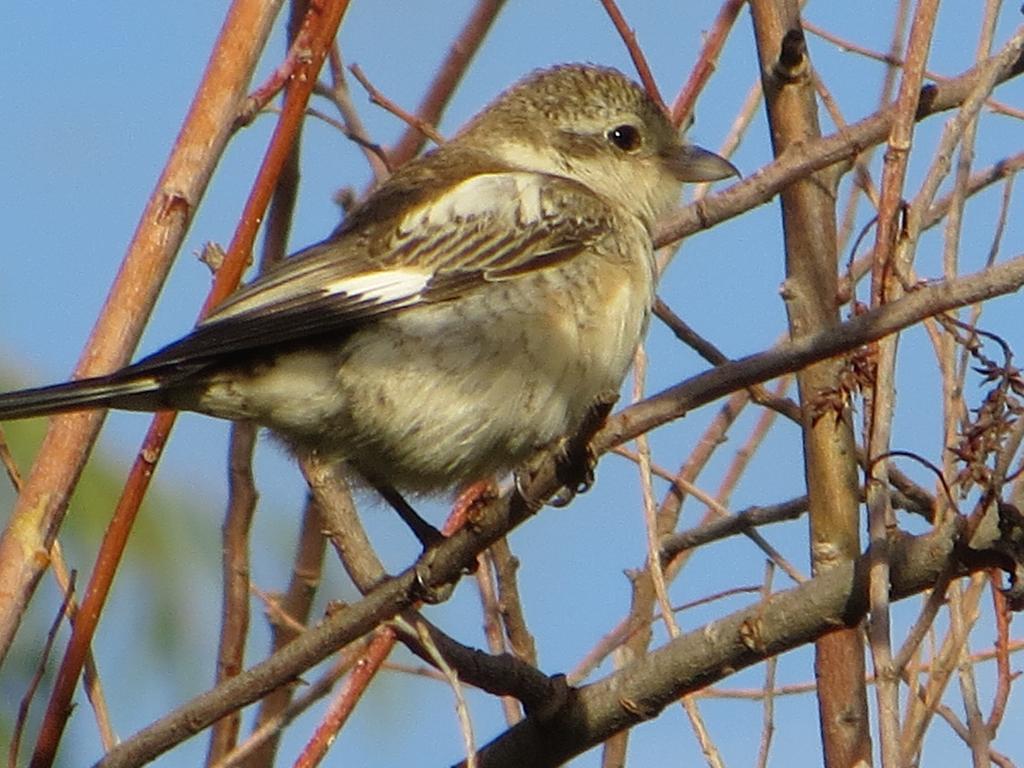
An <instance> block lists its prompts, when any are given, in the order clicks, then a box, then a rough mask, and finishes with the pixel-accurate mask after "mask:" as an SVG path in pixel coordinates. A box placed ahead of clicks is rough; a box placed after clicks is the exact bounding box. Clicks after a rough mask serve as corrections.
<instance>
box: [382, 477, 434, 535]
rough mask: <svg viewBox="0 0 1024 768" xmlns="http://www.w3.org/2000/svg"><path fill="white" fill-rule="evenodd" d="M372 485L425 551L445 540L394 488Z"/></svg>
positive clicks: (384, 484) (385, 485) (383, 484)
mask: <svg viewBox="0 0 1024 768" xmlns="http://www.w3.org/2000/svg"><path fill="white" fill-rule="evenodd" d="M371 485H373V487H374V488H375V489H376V491H377V493H379V494H380V495H381V498H383V499H384V501H386V502H387V503H388V504H390V505H391V507H392V509H394V510H395V512H397V513H398V516H399V517H400V518H402V522H404V523H405V524H406V525H407V526H409V530H411V531H412V532H413V535H414V536H415V537H416V538H417V539H419V541H420V544H422V545H423V549H430V548H431V547H432V546H433V545H435V544H437V543H439V542H441V541H443V540H444V536H443V535H442V534H441V532H440V531H439V530H437V528H435V527H434V526H432V525H431V524H430V523H428V522H427V521H426V520H424V519H423V518H422V517H420V514H419V513H418V512H417V511H416V510H415V509H413V508H412V505H410V504H409V502H407V501H406V500H405V499H404V498H403V497H402V494H400V493H399V492H398V491H396V490H395V489H394V487H392V486H390V485H387V484H386V483H371Z"/></svg>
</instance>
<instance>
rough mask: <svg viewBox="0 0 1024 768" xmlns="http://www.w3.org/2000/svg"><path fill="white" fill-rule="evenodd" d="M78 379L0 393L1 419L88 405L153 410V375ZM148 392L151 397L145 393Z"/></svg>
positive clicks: (156, 385) (155, 383) (155, 385)
mask: <svg viewBox="0 0 1024 768" xmlns="http://www.w3.org/2000/svg"><path fill="white" fill-rule="evenodd" d="M125 373H127V371H123V372H120V373H115V374H112V375H110V376H97V377H95V378H91V379H78V380H76V381H68V382H65V383H63V384H53V385H51V386H48V387H37V388H35V389H22V390H19V391H17V392H7V393H4V394H0V421H4V420H6V419H25V418H28V417H30V416H47V415H50V414H54V413H66V412H67V411H85V410H89V409H91V408H111V407H113V408H125V409H128V410H154V409H156V408H158V407H159V405H158V404H157V403H156V402H155V401H156V399H157V396H158V392H159V389H160V383H159V381H158V380H157V378H156V377H155V376H152V375H130V374H129V375H125ZM146 395H151V397H146Z"/></svg>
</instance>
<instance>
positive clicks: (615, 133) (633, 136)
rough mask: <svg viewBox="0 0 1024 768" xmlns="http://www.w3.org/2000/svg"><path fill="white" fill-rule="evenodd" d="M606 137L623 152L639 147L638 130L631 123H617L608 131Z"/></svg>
mask: <svg viewBox="0 0 1024 768" xmlns="http://www.w3.org/2000/svg"><path fill="white" fill-rule="evenodd" d="M608 139H609V141H611V143H612V144H614V145H615V146H616V147H618V148H619V149H621V150H623V151H625V152H632V151H633V150H634V149H637V148H639V146H640V142H641V138H640V131H639V130H637V128H636V126H633V125H619V126H616V127H615V128H612V129H611V130H610V131H608Z"/></svg>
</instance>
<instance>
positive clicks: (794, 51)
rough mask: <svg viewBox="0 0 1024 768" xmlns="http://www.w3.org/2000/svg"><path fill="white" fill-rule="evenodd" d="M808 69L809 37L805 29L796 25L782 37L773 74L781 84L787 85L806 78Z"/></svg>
mask: <svg viewBox="0 0 1024 768" xmlns="http://www.w3.org/2000/svg"><path fill="white" fill-rule="evenodd" d="M808 70H809V65H808V58H807V39H806V38H805V37H804V31H803V29H801V28H800V27H795V28H793V29H791V30H789V31H788V32H786V34H785V35H784V36H783V37H782V45H781V47H780V48H779V58H778V59H777V60H776V62H775V66H774V67H773V69H772V74H773V75H774V76H775V79H776V80H777V81H778V82H779V83H780V84H782V85H787V84H790V83H795V82H799V81H801V80H803V79H805V78H806V77H807V73H808Z"/></svg>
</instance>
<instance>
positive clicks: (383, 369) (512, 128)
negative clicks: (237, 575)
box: [0, 65, 736, 492]
mask: <svg viewBox="0 0 1024 768" xmlns="http://www.w3.org/2000/svg"><path fill="white" fill-rule="evenodd" d="M734 173H736V171H735V169H734V168H733V166H732V165H730V164H729V163H728V162H727V161H726V160H724V159H722V158H721V157H719V156H717V155H715V154H713V153H711V152H708V151H706V150H703V149H700V148H698V147H695V146H691V145H687V144H685V143H683V141H682V140H681V139H680V137H679V135H678V132H677V131H676V130H675V129H674V128H673V126H672V124H671V123H670V121H669V119H668V118H667V117H666V115H665V114H664V112H663V110H662V109H661V108H660V107H659V106H658V105H657V104H656V103H655V102H654V101H653V100H652V99H651V98H650V97H649V96H648V95H647V94H646V93H645V91H644V90H643V89H642V88H640V87H639V86H638V85H636V84H635V83H633V82H631V81H630V80H629V79H627V78H626V77H625V76H624V75H622V74H621V73H619V72H617V71H615V70H613V69H607V68H602V67H596V66H588V65H564V66H557V67H553V68H551V69H546V70H542V71H538V72H535V73H534V74H532V75H530V76H528V77H527V78H525V79H524V80H522V81H521V82H519V83H518V84H516V85H514V86H513V87H512V88H510V89H509V90H508V91H506V92H505V93H504V94H502V95H501V96H499V97H498V98H497V100H496V101H494V102H493V103H492V104H491V105H490V106H489V107H487V108H486V109H485V110H484V111H483V112H481V113H480V114H479V115H477V116H476V117H475V118H473V119H472V120H471V121H470V122H469V124H468V125H466V126H465V127H464V128H463V129H462V130H461V131H460V132H459V133H458V134H457V135H456V136H455V138H453V139H452V140H451V141H449V142H447V143H446V144H444V145H442V146H440V147H438V148H437V149H435V150H434V151H432V152H430V153H428V154H426V155H424V156H423V157H421V158H419V159H417V160H414V161H412V162H409V163H408V164H406V165H405V166H403V167H402V168H400V169H399V170H397V171H396V172H395V173H394V174H393V175H392V176H391V177H390V178H389V179H388V180H387V181H385V182H384V183H383V184H382V185H381V186H380V187H379V188H378V189H377V190H376V191H375V192H373V193H372V194H371V195H370V196H369V197H368V198H367V199H366V200H365V202H363V203H362V204H361V205H360V206H359V207H358V208H356V209H355V210H354V211H353V212H352V213H351V214H350V215H349V216H348V217H347V218H346V219H345V220H344V222H343V223H342V224H341V225H340V226H339V227H338V228H337V229H336V230H335V231H334V232H333V233H332V234H331V235H330V237H328V238H327V239H326V240H324V241H323V242H321V243H319V244H317V245H314V246H311V247H309V248H306V249H304V250H302V251H300V252H299V253H297V254H295V255H294V256H292V257H291V258H289V259H286V260H285V261H284V262H283V263H282V264H281V265H279V266H277V267H276V268H274V269H272V270H271V271H269V272H268V273H266V274H264V275H263V276H261V277H259V278H258V279H256V280H255V281H254V282H252V283H250V284H249V285H247V286H245V287H244V288H242V289H240V290H239V291H238V292H236V293H235V294H234V295H233V296H231V297H230V298H229V299H228V300H227V301H226V302H225V303H224V304H222V305H221V306H220V307H219V308H217V309H216V310H215V311H214V312H213V314H211V315H210V316H209V317H208V318H207V319H206V320H204V321H203V322H202V323H200V324H199V325H198V326H197V327H196V328H195V330H193V331H192V332H191V333H189V334H188V335H186V336H185V337H184V338H182V339H180V340H179V341H176V342H174V343H172V344H170V345H169V346H167V347H165V348H163V349H161V350H160V351H158V352H156V353H155V354H153V355H150V356H149V357H146V358H144V359H142V360H140V361H139V362H137V363H134V364H133V365H130V366H128V367H126V368H123V369H121V370H119V371H116V372H114V373H111V374H109V375H106V376H99V377H96V378H90V379H83V380H77V381H70V382H67V383H64V384H57V385H54V386H49V387H42V388H39V389H29V390H24V391H20V392H12V393H9V394H3V395H0V419H11V418H22V417H27V416H38V415H41V414H50V413H59V412H63V411H74V410H82V409H87V408H107V407H111V408H122V409H127V410H138V411H154V410H170V409H177V410H191V411H199V412H201V413H206V414H210V415H213V416H217V417H220V418H224V419H234V420H247V421H252V422H255V423H257V424H260V425H263V426H266V427H269V428H270V429H271V430H273V432H275V433H276V434H277V435H278V436H279V437H280V438H282V439H283V440H284V441H285V442H286V443H287V444H289V445H290V446H291V447H292V448H293V449H294V450H297V451H304V450H316V451H318V452H320V453H322V454H326V455H329V456H336V457H338V458H339V459H344V460H345V461H346V462H347V463H348V464H349V465H350V466H351V467H352V468H353V469H354V470H356V471H357V472H358V473H359V474H360V475H362V476H363V477H364V478H365V479H366V480H367V481H368V482H369V483H371V484H372V485H374V486H376V487H391V488H397V489H399V490H408V491H413V492H434V491H438V490H443V489H450V488H456V487H459V486H462V485H465V484H467V483H470V482H474V481H478V480H481V479H483V478H485V477H488V476H493V475H494V474H496V473H499V472H504V471H507V470H509V469H511V468H513V467H514V466H515V465H517V464H518V463H519V462H521V461H523V460H524V459H526V458H527V457H528V456H529V455H530V454H531V453H533V452H534V451H536V450H537V449H538V448H541V447H544V446H547V445H549V444H551V443H553V442H554V441H556V440H559V439H560V438H562V437H563V436H566V435H568V434H570V433H572V432H573V431H574V430H576V429H577V428H578V427H579V426H580V424H581V423H582V421H583V419H584V417H585V416H586V414H587V412H588V409H590V408H591V407H592V406H593V405H594V404H595V403H596V402H598V401H599V400H601V398H607V397H608V396H609V395H613V394H614V393H616V392H617V391H618V389H619V387H620V385H621V383H622V380H623V378H624V377H625V375H626V372H627V370H628V368H629V365H630V362H631V360H632V356H633V353H634V350H635V348H636V346H637V344H638V343H639V341H640V339H641V336H642V335H643V333H644V331H645V328H646V325H647V321H648V316H649V313H650V310H651V305H652V302H653V299H654V285H655V270H654V262H653V258H652V244H651V230H652V227H653V225H654V221H655V219H656V218H657V217H658V215H659V214H662V213H665V212H666V211H668V210H669V209H671V208H672V206H673V205H675V204H676V203H677V201H678V196H679V192H680V185H681V182H684V181H711V180H717V179H722V178H726V177H728V176H731V175H733V174H734Z"/></svg>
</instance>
